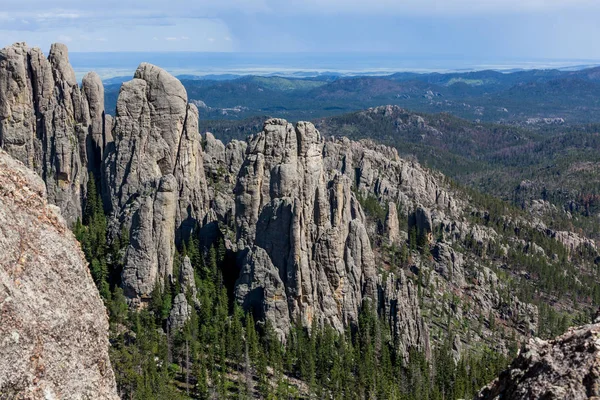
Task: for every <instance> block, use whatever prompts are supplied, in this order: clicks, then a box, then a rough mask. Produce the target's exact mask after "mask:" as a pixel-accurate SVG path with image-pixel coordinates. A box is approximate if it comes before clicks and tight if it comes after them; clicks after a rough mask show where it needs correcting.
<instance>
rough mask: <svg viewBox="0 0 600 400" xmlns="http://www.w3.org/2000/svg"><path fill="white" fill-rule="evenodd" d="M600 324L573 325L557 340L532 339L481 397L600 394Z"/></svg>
mask: <svg viewBox="0 0 600 400" xmlns="http://www.w3.org/2000/svg"><path fill="white" fill-rule="evenodd" d="M599 360H600V325H598V324H595V325H586V326H582V327H579V328H571V329H569V331H568V332H567V333H565V334H564V335H562V336H560V337H558V338H556V339H554V340H549V341H545V340H541V339H538V338H535V339H531V340H530V341H529V344H528V345H527V346H526V347H525V348H524V349H523V350H522V351H521V353H520V354H519V356H518V357H517V358H516V359H515V360H514V361H513V362H512V363H511V365H510V366H509V367H508V369H507V370H505V371H503V372H502V373H501V374H500V376H499V377H498V378H497V379H496V380H495V381H494V382H492V383H491V384H490V385H488V386H487V387H486V388H484V389H483V390H482V391H481V392H480V393H479V394H478V395H477V396H476V399H477V400H491V399H503V400H513V399H514V400H516V399H573V400H578V399H582V400H584V399H595V398H598V397H600V361H599Z"/></svg>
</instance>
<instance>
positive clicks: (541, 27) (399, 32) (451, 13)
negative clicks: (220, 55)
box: [0, 0, 600, 59]
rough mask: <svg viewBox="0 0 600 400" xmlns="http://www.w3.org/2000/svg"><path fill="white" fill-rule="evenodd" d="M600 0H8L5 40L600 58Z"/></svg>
mask: <svg viewBox="0 0 600 400" xmlns="http://www.w3.org/2000/svg"><path fill="white" fill-rule="evenodd" d="M599 21H600V1H599V0H362V1H360V0H219V1H207V0H195V1H180V0H166V1H165V0H163V1H159V0H144V1H132V0H104V1H95V0H92V1H89V0H88V1H86V0H2V7H0V46H2V47H3V46H5V45H8V44H11V43H13V42H16V41H26V42H27V43H28V44H30V45H34V46H39V47H41V48H43V49H45V50H47V49H48V48H49V45H50V43H52V42H57V41H58V42H63V43H65V44H67V45H68V46H69V49H70V50H71V51H78V52H79V51H143V52H147V51H219V52H221V51H225V52H229V51H238V52H239V51H244V52H303V51H305V52H348V51H357V52H367V51H378V52H390V53H401V54H413V55H415V54H416V55H442V56H444V55H451V56H455V55H461V56H465V57H471V58H477V57H479V58H488V59H507V58H538V59H539V58H553V59H560V58H564V59H573V58H578V59H600V40H599V39H600V23H599Z"/></svg>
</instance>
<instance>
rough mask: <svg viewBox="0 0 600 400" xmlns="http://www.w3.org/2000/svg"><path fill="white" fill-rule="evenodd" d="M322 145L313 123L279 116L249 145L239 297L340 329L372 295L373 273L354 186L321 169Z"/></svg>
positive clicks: (240, 216) (243, 174) (240, 198)
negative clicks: (294, 122) (245, 252)
mask: <svg viewBox="0 0 600 400" xmlns="http://www.w3.org/2000/svg"><path fill="white" fill-rule="evenodd" d="M324 145H325V141H324V139H323V138H322V137H321V135H320V134H319V132H318V131H317V130H316V129H315V128H314V126H313V125H312V124H310V123H305V122H300V123H298V125H297V126H296V127H294V126H292V125H291V124H288V123H287V122H286V121H284V120H281V119H270V120H268V121H266V122H265V125H264V130H263V132H261V133H259V134H258V135H256V136H254V137H253V138H251V139H250V140H249V143H248V149H247V151H246V158H245V160H244V163H243V165H242V167H241V170H240V172H239V175H238V181H237V186H236V192H235V193H236V203H235V204H236V226H237V239H238V248H239V249H243V248H244V247H250V248H251V249H250V250H248V253H249V254H251V255H250V256H249V257H246V258H244V259H245V260H246V262H245V263H242V268H243V272H242V276H241V277H240V280H239V281H238V288H237V296H238V298H243V299H244V300H242V301H243V302H247V301H252V302H253V303H256V302H259V303H262V304H263V305H262V307H259V308H261V309H262V310H264V312H265V314H269V312H271V311H272V312H273V315H283V314H287V315H288V316H289V320H296V319H298V318H300V319H301V320H302V322H303V323H304V324H305V325H306V326H311V324H312V322H313V319H316V320H317V322H318V323H319V324H324V323H327V324H329V325H331V326H333V327H335V328H336V329H338V330H342V329H343V328H344V326H346V325H347V324H349V323H351V322H355V321H357V317H358V310H359V308H360V306H361V303H362V300H363V299H364V298H366V297H370V298H372V299H374V298H375V294H376V272H375V263H374V258H373V252H372V250H371V245H370V243H369V238H368V236H367V232H366V229H365V226H364V224H363V221H364V218H365V217H364V215H363V212H362V209H361V207H360V204H359V203H358V201H357V199H356V197H355V196H354V194H353V193H352V190H351V185H352V182H351V181H350V180H349V179H348V178H346V177H344V176H343V175H342V174H340V173H339V172H338V171H335V170H328V169H327V168H326V167H325V163H324V160H323V148H324ZM253 246H256V247H254V248H252V247H253ZM249 277H255V279H251V278H249ZM248 281H250V283H251V284H250V285H249V284H248ZM282 289H284V290H285V292H282ZM248 296H252V299H249V298H248ZM257 296H258V298H257ZM261 296H262V298H260V297H261ZM282 308H283V310H282ZM285 308H287V312H286V311H285ZM275 322H276V325H277V322H278V321H275ZM280 328H282V327H281V326H280ZM280 333H281V334H285V333H287V332H281V331H280Z"/></svg>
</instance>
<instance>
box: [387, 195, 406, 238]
mask: <svg viewBox="0 0 600 400" xmlns="http://www.w3.org/2000/svg"><path fill="white" fill-rule="evenodd" d="M385 236H386V237H387V239H388V241H389V243H390V244H395V245H399V244H401V243H402V239H401V237H400V226H399V223H398V209H397V208H396V203H394V202H391V201H390V202H389V203H388V212H387V215H386V216H385Z"/></svg>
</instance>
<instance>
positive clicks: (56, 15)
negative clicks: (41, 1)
mask: <svg viewBox="0 0 600 400" xmlns="http://www.w3.org/2000/svg"><path fill="white" fill-rule="evenodd" d="M35 16H36V18H37V19H77V18H79V17H81V15H80V14H78V13H76V12H43V13H38V14H36V15H35Z"/></svg>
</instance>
